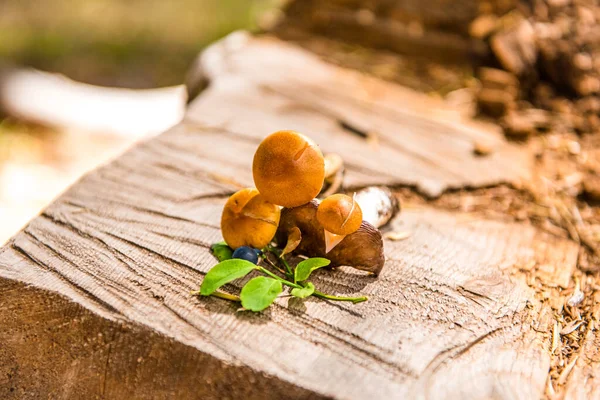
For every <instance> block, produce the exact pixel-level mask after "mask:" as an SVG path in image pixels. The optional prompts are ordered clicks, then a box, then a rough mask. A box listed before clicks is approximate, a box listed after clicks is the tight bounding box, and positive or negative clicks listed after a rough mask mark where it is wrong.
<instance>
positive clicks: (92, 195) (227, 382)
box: [0, 34, 593, 399]
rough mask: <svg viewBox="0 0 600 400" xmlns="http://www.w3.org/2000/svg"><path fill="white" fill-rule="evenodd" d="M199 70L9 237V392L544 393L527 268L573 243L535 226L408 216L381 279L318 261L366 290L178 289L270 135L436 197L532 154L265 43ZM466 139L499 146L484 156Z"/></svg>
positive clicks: (4, 311) (322, 275) (424, 210)
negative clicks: (255, 310)
mask: <svg viewBox="0 0 600 400" xmlns="http://www.w3.org/2000/svg"><path fill="white" fill-rule="evenodd" d="M194 76H195V77H196V81H207V82H209V84H208V86H207V88H206V89H205V90H204V91H203V92H202V93H201V94H200V95H199V97H197V98H196V99H195V100H194V101H193V102H192V103H191V104H190V106H189V109H188V112H187V114H186V117H185V119H184V121H183V122H182V123H180V124H179V125H177V126H175V127H174V128H172V129H170V130H169V131H167V132H165V133H164V134H162V135H160V136H158V137H155V138H152V139H149V140H147V141H145V142H142V143H139V144H138V145H137V146H135V147H134V148H132V149H131V150H129V151H128V152H126V153H125V154H124V155H122V156H121V157H119V158H118V159H116V160H114V161H112V162H111V163H109V164H108V165H106V166H103V167H101V168H99V169H97V170H96V171H93V172H91V173H89V174H88V175H86V176H85V177H84V178H82V179H81V180H80V181H79V182H78V183H77V184H75V185H74V186H73V187H71V188H70V189H69V190H68V191H66V192H65V193H64V194H63V195H62V196H60V197H59V198H58V199H57V200H56V201H55V202H54V203H52V204H51V205H50V206H49V207H48V208H47V209H46V210H45V211H44V212H43V213H42V214H41V215H40V216H38V217H37V218H35V219H34V220H32V221H31V222H30V223H29V224H28V225H27V226H26V227H25V228H24V229H23V230H22V231H21V232H20V233H18V234H17V235H16V236H15V237H14V238H12V239H11V240H10V241H9V242H8V243H7V244H6V245H5V246H4V247H3V248H2V249H1V250H0V304H1V307H0V360H1V361H2V362H0V397H1V398H3V399H13V398H14V399H21V398H64V399H67V398H68V399H73V398H127V397H129V398H152V399H157V398H165V399H166V398H215V399H217V398H218V399H224V398H251V399H266V398H273V399H279V398H283V397H285V398H340V399H364V398H394V399H395V398H397V399H402V398H427V399H429V398H431V399H437V398H439V399H442V398H443V399H447V398H457V399H458V398H460V399H483V398H499V399H534V398H541V397H543V394H544V392H545V389H546V380H547V376H548V370H549V366H550V361H551V357H552V353H551V351H550V349H551V343H552V334H551V332H552V330H553V317H552V308H551V307H550V306H549V305H548V303H547V302H542V301H541V300H540V297H539V296H538V294H537V293H536V290H535V289H534V288H532V287H531V286H530V285H528V282H527V278H526V276H527V274H526V272H527V271H531V270H535V271H536V272H535V274H536V275H535V279H539V280H543V281H544V282H546V283H548V284H549V285H553V286H555V287H557V288H566V287H567V286H568V285H569V281H570V277H571V275H572V273H573V271H574V269H575V266H576V263H577V257H578V253H579V246H578V245H577V244H575V243H574V242H572V241H569V240H567V239H562V238H558V237H555V236H552V235H550V234H548V233H544V232H542V231H539V230H537V229H536V228H534V227H532V226H530V225H526V224H522V223H515V222H501V221H494V220H488V219H481V218H473V217H472V216H470V215H467V214H463V213H460V212H448V211H442V210H437V209H434V208H433V207H429V206H424V207H420V208H412V209H405V210H403V211H402V213H401V214H400V215H398V216H397V217H396V218H395V219H394V220H393V221H392V222H391V226H390V227H388V229H390V230H392V231H407V232H410V234H411V235H410V237H408V238H407V239H405V240H402V241H391V240H386V241H385V253H386V258H387V262H386V265H385V267H384V270H383V272H382V274H381V275H380V276H379V277H377V278H376V277H372V276H365V275H364V274H360V273H355V272H353V271H352V270H350V269H346V268H343V267H342V268H340V269H338V270H336V271H319V272H318V273H316V274H315V283H316V285H317V286H318V287H320V288H322V289H323V290H324V291H328V292H331V293H335V294H344V295H350V294H363V295H367V296H369V301H367V302H365V303H361V304H356V305H352V304H339V303H333V302H328V301H322V300H318V299H315V300H312V299H311V300H308V301H305V302H301V301H296V300H294V299H292V298H289V297H280V298H279V299H278V300H277V301H276V303H275V305H274V306H273V307H271V308H270V309H269V310H268V311H265V312H263V313H260V314H252V313H249V312H243V311H239V310H237V306H236V305H234V304H232V303H229V302H226V301H224V300H221V299H216V298H196V297H192V296H191V295H190V291H192V290H197V288H198V285H199V284H200V283H201V281H202V277H203V276H204V275H205V274H206V272H207V271H208V270H209V269H210V268H211V267H212V266H213V265H214V264H215V263H216V262H215V259H214V258H213V257H212V256H211V254H210V253H209V246H210V245H211V243H214V242H217V241H219V240H221V236H220V231H219V219H220V213H221V209H222V206H223V204H224V202H225V200H226V198H227V196H228V195H229V194H231V193H233V192H234V191H236V190H238V189H239V188H241V187H246V186H252V177H251V159H252V155H253V153H254V149H255V148H256V147H257V145H258V143H259V142H260V140H261V138H262V137H264V136H266V135H267V134H269V133H271V132H272V131H275V130H279V129H295V130H298V131H301V132H303V133H305V134H307V135H308V136H310V137H312V138H313V139H314V140H315V141H316V142H317V143H318V144H319V145H320V146H321V148H322V149H323V150H324V152H336V153H338V154H340V155H341V156H342V157H343V158H344V160H345V161H346V163H347V175H346V182H345V183H346V189H348V190H352V189H358V188H360V187H364V186H368V185H389V186H392V187H412V188H414V189H415V190H417V191H419V192H420V193H422V194H423V195H425V196H427V197H436V196H439V195H440V194H441V193H443V192H445V191H448V190H452V189H457V188H465V187H482V186H491V185H495V184H499V183H511V184H515V185H516V184H518V182H522V181H526V180H527V179H528V177H529V176H530V174H531V168H532V154H531V152H530V150H529V149H528V148H527V147H526V146H521V145H515V144H511V143H508V142H506V140H505V139H504V137H503V135H502V134H501V133H500V132H499V131H498V129H497V128H493V127H490V126H486V125H481V124H475V123H474V122H471V121H465V120H463V119H462V118H461V117H460V115H459V113H457V112H455V111H454V110H452V109H451V108H450V107H448V106H446V105H445V104H444V103H443V102H442V101H441V100H436V99H432V98H429V97H427V96H425V95H422V94H418V93H415V92H412V91H410V90H407V89H404V88H402V87H400V86H396V85H393V84H389V83H385V82H383V81H379V80H377V79H375V78H371V77H366V76H364V75H361V74H360V73H358V72H355V71H350V70H344V69H342V68H340V67H335V66H332V65H329V64H326V63H324V62H322V61H320V60H319V59H318V58H317V57H315V56H313V55H311V54H309V53H307V52H306V51H304V50H301V49H299V48H296V47H294V46H292V45H289V44H285V43H283V42H281V41H278V40H276V39H272V38H251V37H248V36H246V35H243V34H235V35H233V36H230V37H228V38H227V39H225V40H223V41H222V42H220V43H217V44H215V45H213V46H212V47H211V48H209V49H208V50H207V51H206V52H205V53H204V54H203V55H202V56H201V58H200V59H199V62H198V70H197V71H196V72H195V74H194ZM477 141H485V142H486V143H488V144H489V146H491V148H492V151H491V153H490V154H488V155H486V156H475V155H474V154H473V149H474V143H475V142H477ZM542 267H543V268H542ZM233 285H234V286H237V287H241V283H240V282H236V283H234V284H233ZM591 332H592V331H591V330H590V335H592V336H593V334H592V333H591ZM590 354H591V353H590ZM586 368H588V369H589V368H591V369H593V366H592V365H590V364H586ZM574 371H576V372H574V373H572V376H577V379H580V380H581V379H584V378H582V377H586V378H587V377H588V376H589V375H590V374H591V373H593V372H590V371H588V370H584V369H578V368H575V369H574ZM576 389H577V390H579V395H581V394H582V393H583V394H584V395H585V393H588V394H589V393H591V389H585V388H584V389H582V388H580V387H578V388H576ZM581 390H583V391H581ZM574 391H576V390H575V389H574ZM573 398H576V396H575V395H574V397H573ZM580 398H583V397H580Z"/></svg>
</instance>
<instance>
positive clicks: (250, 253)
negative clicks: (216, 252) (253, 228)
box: [233, 246, 258, 264]
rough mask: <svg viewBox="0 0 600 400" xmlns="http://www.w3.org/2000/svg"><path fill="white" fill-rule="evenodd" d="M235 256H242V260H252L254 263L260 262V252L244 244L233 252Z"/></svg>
mask: <svg viewBox="0 0 600 400" xmlns="http://www.w3.org/2000/svg"><path fill="white" fill-rule="evenodd" d="M233 258H240V259H242V260H246V261H250V262H251V263H252V264H257V263H258V254H257V252H256V249H253V248H252V247H248V246H242V247H238V248H237V249H235V251H234V252H233Z"/></svg>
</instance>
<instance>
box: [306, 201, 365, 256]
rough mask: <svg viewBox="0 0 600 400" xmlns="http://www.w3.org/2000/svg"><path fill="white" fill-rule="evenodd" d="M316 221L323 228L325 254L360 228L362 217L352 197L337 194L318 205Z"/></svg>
mask: <svg viewBox="0 0 600 400" xmlns="http://www.w3.org/2000/svg"><path fill="white" fill-rule="evenodd" d="M317 220H318V221H319V223H320V224H321V225H322V226H323V233H324V236H325V253H329V252H330V251H331V250H332V249H333V248H334V247H335V246H337V245H338V244H339V243H340V242H341V241H342V240H344V238H345V237H346V236H347V235H349V234H351V233H353V232H356V231H357V230H358V228H360V225H361V222H362V220H363V215H362V210H361V209H360V206H359V205H358V203H356V201H355V200H354V198H353V197H350V196H346V195H345V194H339V193H338V194H334V195H332V196H329V197H327V198H326V199H325V200H323V201H322V202H321V204H319V206H318V209H317Z"/></svg>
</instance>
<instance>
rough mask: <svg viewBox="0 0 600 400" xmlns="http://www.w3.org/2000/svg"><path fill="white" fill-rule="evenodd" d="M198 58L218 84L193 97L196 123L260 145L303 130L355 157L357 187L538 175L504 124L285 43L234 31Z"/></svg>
mask: <svg viewBox="0 0 600 400" xmlns="http://www.w3.org/2000/svg"><path fill="white" fill-rule="evenodd" d="M197 65H198V66H197V71H196V79H195V81H198V82H205V81H206V80H207V79H208V80H210V81H211V85H210V86H209V87H208V89H207V90H206V91H205V92H204V95H203V96H201V97H200V98H198V99H197V100H196V101H194V102H193V103H192V104H191V106H190V110H189V112H188V114H187V116H186V121H187V123H189V124H197V125H199V126H200V127H202V128H203V129H206V127H212V128H219V129H220V130H223V131H227V132H229V133H230V134H232V135H233V136H234V137H236V139H237V138H240V139H245V140H247V141H250V142H252V144H251V145H250V147H252V146H255V143H257V142H258V141H259V140H260V139H262V138H263V137H264V136H266V135H267V134H269V133H271V132H273V131H275V130H278V129H295V130H298V131H300V132H303V133H305V134H307V135H309V136H310V137H313V138H315V140H316V141H317V143H318V144H319V146H321V148H322V149H323V150H324V151H325V152H337V153H339V154H340V155H341V156H342V157H343V158H344V160H346V163H347V164H348V167H349V174H348V176H347V182H348V185H350V186H365V185H369V184H384V185H413V186H415V187H416V188H417V189H418V190H420V191H421V192H423V193H424V194H426V195H428V196H431V197H435V196H438V195H440V194H441V193H442V192H443V191H444V190H447V189H449V188H459V187H477V186H488V185H494V184H498V183H501V182H509V183H514V182H517V181H520V180H523V179H529V178H530V175H531V168H532V156H531V152H530V151H529V150H528V149H527V147H525V146H518V145H515V144H511V143H507V142H506V140H505V139H504V136H503V135H502V134H501V132H500V131H499V130H498V128H497V127H495V126H492V125H486V124H482V123H477V124H476V123H473V122H471V121H465V120H463V119H461V117H460V115H459V114H458V113H457V112H456V110H453V109H452V108H450V107H448V106H447V105H446V104H445V103H444V102H443V101H441V100H439V99H435V98H432V97H428V96H426V95H424V94H420V93H417V92H414V91H411V90H409V89H405V88H402V87H401V86H398V85H394V84H390V83H388V82H384V81H380V80H378V79H375V78H372V77H369V76H365V75H363V74H360V73H358V72H356V71H350V70H344V69H342V68H339V67H336V66H333V65H329V64H326V63H325V62H323V61H321V60H320V59H318V58H317V57H316V56H314V55H312V54H310V53H308V52H306V51H303V50H300V49H298V48H296V47H294V46H292V45H289V44H286V43H284V42H281V41H277V40H273V39H267V38H264V39H250V38H249V37H247V36H246V35H244V34H242V33H239V34H234V35H231V36H229V37H228V38H227V39H226V40H224V41H222V42H220V43H217V44H216V45H213V47H211V48H209V49H208V50H207V51H206V52H205V54H203V56H202V58H201V60H200V61H199V62H198V63H197ZM192 91H193V90H192ZM204 138H205V137H204V136H197V140H198V141H202V140H203V139H204ZM477 140H479V141H485V142H487V143H489V145H490V146H491V147H492V148H493V152H492V154H491V155H490V156H488V157H482V158H479V157H473V146H474V142H475V141H477ZM204 144H206V143H204ZM211 145H212V142H211ZM198 146H202V144H200V143H198ZM203 147H208V146H203ZM252 155H253V152H252V151H250V152H248V153H245V152H239V153H236V161H237V160H239V161H243V162H244V164H245V165H248V162H249V161H250V160H251V158H252ZM247 183H248V184H251V183H250V182H247Z"/></svg>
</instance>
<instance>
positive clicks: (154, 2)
mask: <svg viewBox="0 0 600 400" xmlns="http://www.w3.org/2000/svg"><path fill="white" fill-rule="evenodd" d="M274 3H275V1H274V0H174V1H165V0H0V59H5V60H9V61H11V62H15V63H18V64H21V65H30V66H33V67H36V68H39V69H43V70H47V71H53V72H61V73H64V74H65V75H67V76H69V77H70V78H73V79H75V80H79V81H83V82H88V83H93V84H99V85H107V86H121V87H131V88H149V87H157V86H165V85H174V84H178V83H181V82H182V81H183V76H184V74H185V71H186V69H187V67H188V66H189V65H190V63H191V61H192V60H193V58H194V56H195V55H197V54H198V52H199V51H200V50H201V49H202V47H204V46H206V45H207V44H208V43H210V42H213V41H215V40H216V39H218V38H220V37H222V36H224V35H226V34H227V33H229V32H231V31H233V30H237V29H255V28H256V26H257V19H258V16H259V15H260V14H261V12H262V11H264V10H266V9H268V8H270V7H272V6H273V5H274Z"/></svg>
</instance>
